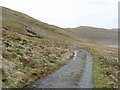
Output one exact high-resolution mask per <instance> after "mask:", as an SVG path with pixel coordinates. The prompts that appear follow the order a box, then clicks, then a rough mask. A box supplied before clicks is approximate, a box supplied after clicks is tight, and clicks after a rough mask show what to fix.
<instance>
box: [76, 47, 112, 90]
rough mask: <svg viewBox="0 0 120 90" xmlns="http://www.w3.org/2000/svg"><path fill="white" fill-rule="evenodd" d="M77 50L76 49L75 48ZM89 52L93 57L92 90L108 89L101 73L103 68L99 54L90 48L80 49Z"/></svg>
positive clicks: (105, 78) (106, 80) (104, 77)
mask: <svg viewBox="0 0 120 90" xmlns="http://www.w3.org/2000/svg"><path fill="white" fill-rule="evenodd" d="M76 49H77V48H76ZM81 49H83V50H86V51H88V52H90V53H91V54H92V56H93V88H110V85H109V84H108V81H109V80H108V78H107V77H106V76H105V74H104V73H103V67H102V65H101V63H102V62H101V60H100V59H99V57H100V56H101V55H100V53H99V52H97V51H95V50H93V49H90V48H81Z"/></svg>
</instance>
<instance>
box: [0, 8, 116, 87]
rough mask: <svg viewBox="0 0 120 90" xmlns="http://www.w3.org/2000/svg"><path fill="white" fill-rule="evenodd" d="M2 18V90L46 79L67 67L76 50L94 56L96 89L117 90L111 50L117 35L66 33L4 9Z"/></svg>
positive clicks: (82, 31) (88, 29)
mask: <svg viewBox="0 0 120 90" xmlns="http://www.w3.org/2000/svg"><path fill="white" fill-rule="evenodd" d="M1 15H2V16H1ZM0 17H2V29H1V31H2V39H1V40H2V56H3V59H2V76H3V77H2V87H3V88H23V87H25V86H26V85H29V84H30V83H32V82H34V81H35V80H37V79H41V78H43V77H45V76H46V75H48V74H50V73H52V72H53V71H55V70H57V69H58V68H60V67H61V66H63V65H64V64H66V63H68V62H69V61H70V60H71V58H72V56H73V50H76V49H77V50H79V49H83V50H86V51H88V52H90V53H91V54H92V55H93V56H94V57H93V59H94V60H93V63H94V65H93V87H96V88H103V87H104V88H107V87H109V88H110V87H117V85H118V81H117V78H118V77H117V73H118V67H117V65H118V54H117V53H118V50H117V48H113V47H108V45H109V46H110V45H116V32H113V31H110V32H109V31H107V30H105V29H98V28H93V27H78V28H75V29H68V30H67V29H64V28H60V27H57V26H54V25H49V24H47V23H44V22H42V21H39V20H36V19H34V18H32V17H30V16H28V15H26V14H23V13H20V12H17V11H14V10H11V9H8V8H5V7H2V14H1V13H0ZM96 31H97V32H96ZM99 44H101V45H99ZM102 45H103V46H102ZM104 45H106V46H104Z"/></svg>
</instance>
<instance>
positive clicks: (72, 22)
mask: <svg viewBox="0 0 120 90" xmlns="http://www.w3.org/2000/svg"><path fill="white" fill-rule="evenodd" d="M118 1H119V0H0V4H1V6H4V7H8V8H11V9H13V10H17V11H20V12H23V13H25V14H28V15H29V16H32V17H34V18H36V19H39V20H40V21H43V22H46V23H49V24H53V25H57V26H59V27H63V28H67V27H78V26H94V27H101V28H117V27H118Z"/></svg>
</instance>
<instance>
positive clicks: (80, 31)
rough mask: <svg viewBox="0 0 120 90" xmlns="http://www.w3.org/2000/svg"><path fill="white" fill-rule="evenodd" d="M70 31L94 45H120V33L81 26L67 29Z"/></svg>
mask: <svg viewBox="0 0 120 90" xmlns="http://www.w3.org/2000/svg"><path fill="white" fill-rule="evenodd" d="M67 29H68V30H70V31H72V32H74V33H76V34H77V35H78V36H79V37H81V38H83V39H87V40H89V41H90V42H92V43H96V44H100V45H107V46H117V45H118V32H117V31H112V30H108V29H103V28H96V27H88V26H80V27H77V28H67Z"/></svg>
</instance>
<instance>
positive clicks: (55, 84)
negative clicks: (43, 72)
mask: <svg viewBox="0 0 120 90" xmlns="http://www.w3.org/2000/svg"><path fill="white" fill-rule="evenodd" d="M91 87H92V55H91V54H90V53H89V52H87V51H84V50H76V51H74V56H73V58H72V60H71V61H70V62H69V63H67V64H66V65H64V66H62V67H61V68H60V69H58V70H56V71H55V72H53V73H51V74H50V75H48V76H46V77H44V78H42V79H40V80H37V81H36V82H34V83H32V84H31V85H29V86H27V87H26V88H91Z"/></svg>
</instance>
